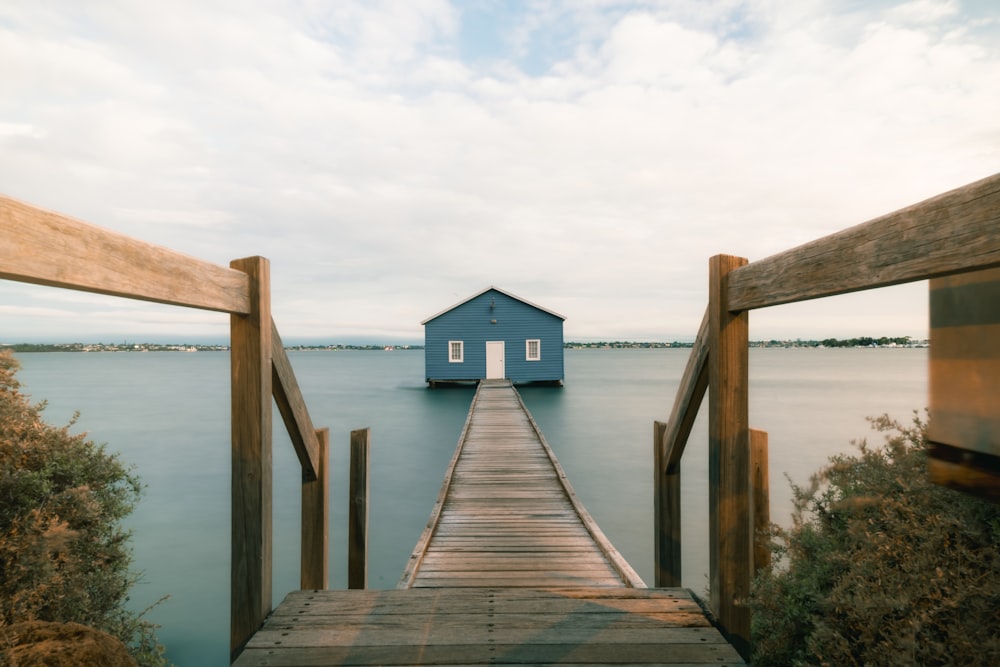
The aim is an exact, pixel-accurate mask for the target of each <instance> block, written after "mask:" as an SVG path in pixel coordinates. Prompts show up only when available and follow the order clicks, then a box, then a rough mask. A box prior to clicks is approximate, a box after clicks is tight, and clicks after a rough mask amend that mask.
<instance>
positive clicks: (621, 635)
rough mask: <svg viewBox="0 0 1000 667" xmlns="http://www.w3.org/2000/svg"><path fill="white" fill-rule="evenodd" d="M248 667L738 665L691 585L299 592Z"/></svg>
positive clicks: (243, 665)
mask: <svg viewBox="0 0 1000 667" xmlns="http://www.w3.org/2000/svg"><path fill="white" fill-rule="evenodd" d="M235 664H236V665H238V666H239V667H249V666H251V665H270V666H283V667H292V666H303V667H304V666H306V665H310V666H312V665H545V664H577V665H726V666H735V665H743V664H744V663H743V661H741V660H740V657H739V655H738V654H737V653H736V650H735V649H734V648H733V647H732V646H730V645H729V644H727V643H726V642H725V640H724V639H723V638H722V635H720V634H719V632H718V631H717V630H715V628H713V627H711V626H710V625H709V623H708V621H706V620H705V616H704V614H702V612H701V609H700V608H699V606H698V605H697V604H696V603H695V602H694V601H693V600H692V599H691V596H690V594H689V593H688V592H687V591H686V590H684V589H648V588H647V589H643V588H605V587H600V588H581V589H573V588H555V589H547V590H531V589H520V588H423V589H410V590H399V589H397V590H389V591H296V592H293V593H291V594H289V595H288V597H287V598H286V599H285V601H284V602H282V604H281V606H280V607H278V609H277V610H276V611H275V612H274V614H273V615H272V616H271V617H270V619H268V622H267V624H266V625H265V626H264V629H263V630H261V631H260V632H258V633H257V634H256V635H255V636H254V638H253V639H252V640H251V641H250V645H249V646H248V647H247V648H246V650H245V651H244V652H243V654H242V655H241V656H240V658H239V660H237V661H236V663H235Z"/></svg>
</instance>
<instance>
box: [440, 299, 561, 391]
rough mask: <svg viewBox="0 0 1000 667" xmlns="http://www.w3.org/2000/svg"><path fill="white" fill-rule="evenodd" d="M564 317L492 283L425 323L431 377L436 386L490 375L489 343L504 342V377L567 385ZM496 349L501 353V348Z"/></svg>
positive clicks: (523, 382) (519, 382)
mask: <svg viewBox="0 0 1000 667" xmlns="http://www.w3.org/2000/svg"><path fill="white" fill-rule="evenodd" d="M564 319H565V318H564V317H563V316H562V315H559V314H558V313H554V312H552V311H550V310H547V309H545V308H542V307H540V306H536V305H534V304H532V303H530V302H528V301H525V300H524V299H521V298H520V297H517V296H515V295H513V294H510V293H509V292H505V291H503V290H501V289H498V288H496V287H489V288H487V289H485V290H483V291H482V292H480V293H478V294H476V295H473V296H472V297H469V298H468V299H466V300H465V301H462V302H460V303H458V304H456V305H454V306H452V307H451V308H448V309H447V310H444V311H442V312H441V313H438V314H437V315H434V316H433V317H431V318H429V319H427V320H424V321H423V322H422V324H423V325H424V370H425V376H426V381H427V382H428V383H430V384H431V385H433V384H435V383H439V382H467V381H478V380H482V379H485V378H487V377H489V375H488V373H487V343H499V342H503V377H504V378H506V379H509V380H511V381H512V382H514V383H515V384H525V383H531V382H552V383H561V382H562V380H563V378H564V365H563V320H564ZM529 341H537V343H532V344H529ZM454 343H460V346H459V347H460V351H459V352H460V354H458V355H454V350H453V344H454ZM492 349H493V350H494V353H495V351H496V349H497V348H496V346H494V347H493V348H492ZM536 352H537V354H535V353H536ZM454 356H457V359H456V358H454ZM531 357H534V358H531ZM493 361H494V362H495V359H493ZM493 373H494V374H495V373H496V367H495V366H493Z"/></svg>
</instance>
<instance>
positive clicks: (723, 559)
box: [708, 255, 753, 659]
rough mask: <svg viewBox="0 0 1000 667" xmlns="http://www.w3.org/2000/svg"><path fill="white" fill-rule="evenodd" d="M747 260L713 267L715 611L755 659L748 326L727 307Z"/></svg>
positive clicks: (721, 260)
mask: <svg viewBox="0 0 1000 667" xmlns="http://www.w3.org/2000/svg"><path fill="white" fill-rule="evenodd" d="M746 263H747V260H746V259H744V258H742V257H732V256H729V255H716V256H715V257H712V259H711V260H710V262H709V305H708V308H709V323H710V324H709V354H708V362H709V363H708V366H709V380H708V396H709V427H708V439H709V453H708V484H709V568H710V571H711V575H710V580H711V600H712V607H713V608H714V609H715V612H716V614H717V615H718V619H719V624H720V625H721V627H722V629H723V632H724V633H725V634H726V637H727V638H728V639H729V641H730V642H731V643H732V644H733V646H735V647H736V650H737V651H739V653H740V655H742V656H743V658H744V659H748V658H749V655H750V610H749V609H748V608H747V607H746V606H743V605H742V604H741V602H742V601H743V600H745V599H746V598H747V597H748V595H749V593H750V579H751V570H752V558H753V554H752V550H751V537H752V536H751V532H752V519H751V514H750V488H749V486H750V442H749V439H750V434H749V425H748V423H749V408H748V395H749V392H748V385H749V350H748V345H749V324H748V322H749V318H748V317H747V313H746V312H742V313H732V312H730V310H729V307H728V298H727V293H728V280H727V275H728V274H729V272H730V271H732V270H733V269H736V268H737V267H740V266H743V265H745V264H746Z"/></svg>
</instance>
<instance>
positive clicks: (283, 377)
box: [271, 322, 319, 481]
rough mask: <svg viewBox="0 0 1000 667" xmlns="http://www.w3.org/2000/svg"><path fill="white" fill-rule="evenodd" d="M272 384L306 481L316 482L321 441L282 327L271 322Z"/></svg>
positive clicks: (279, 410)
mask: <svg viewBox="0 0 1000 667" xmlns="http://www.w3.org/2000/svg"><path fill="white" fill-rule="evenodd" d="M271 385H272V387H271V388H272V391H273V392H274V402H275V403H276V404H277V406H278V412H279V413H280V414H281V418H282V420H283V421H284V423H285V429H286V430H287V431H288V436H289V438H291V441H292V446H293V447H294V448H295V454H296V455H297V456H298V458H299V465H301V466H302V479H303V481H309V480H313V479H316V469H317V466H318V465H319V461H318V457H319V454H318V447H319V445H318V441H317V439H316V429H315V428H314V427H313V423H312V418H311V417H310V416H309V409H308V407H306V400H305V398H303V396H302V391H301V390H300V389H299V382H298V380H296V379H295V371H294V370H293V369H292V362H291V361H290V360H289V359H288V355H287V354H286V353H285V346H284V344H283V343H282V342H281V336H280V335H278V327H277V326H276V325H275V324H274V322H271Z"/></svg>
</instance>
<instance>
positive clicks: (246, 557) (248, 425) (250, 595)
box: [230, 257, 272, 656]
mask: <svg viewBox="0 0 1000 667" xmlns="http://www.w3.org/2000/svg"><path fill="white" fill-rule="evenodd" d="M231 265H232V267H233V268H235V269H238V270H240V271H242V272H244V273H245V274H246V275H247V276H249V278H250V297H251V298H250V301H251V309H250V313H249V314H247V315H230V330H231V334H230V335H231V340H232V344H231V351H230V370H231V382H232V385H231V401H232V441H233V442H232V489H231V493H232V542H231V554H232V560H231V569H230V572H231V574H230V576H231V582H230V651H231V655H232V656H235V655H236V654H238V653H239V650H240V648H241V647H242V646H243V644H245V643H246V641H247V640H248V639H250V637H251V636H252V635H253V633H254V632H256V631H257V629H258V628H260V626H261V624H262V623H263V622H264V619H265V618H266V617H267V615H268V613H269V612H270V611H271V554H272V543H271V534H272V516H271V492H272V489H271V478H272V469H271V413H272V409H271V391H272V388H271V381H272V375H271V373H272V369H271V350H272V348H271V333H272V327H271V280H270V263H269V262H268V261H267V260H266V259H264V258H263V257H248V258H245V259H237V260H233V262H232V264H231Z"/></svg>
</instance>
